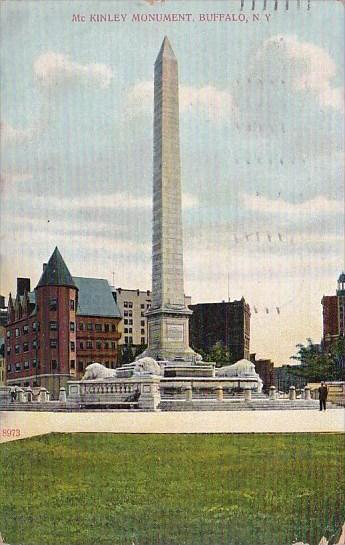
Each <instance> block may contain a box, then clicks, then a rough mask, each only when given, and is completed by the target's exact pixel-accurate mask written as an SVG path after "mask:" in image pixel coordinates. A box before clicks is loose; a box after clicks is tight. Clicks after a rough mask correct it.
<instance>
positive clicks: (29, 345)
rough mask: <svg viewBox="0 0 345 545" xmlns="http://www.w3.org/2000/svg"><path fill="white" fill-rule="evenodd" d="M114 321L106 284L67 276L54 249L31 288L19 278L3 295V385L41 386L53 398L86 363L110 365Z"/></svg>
mask: <svg viewBox="0 0 345 545" xmlns="http://www.w3.org/2000/svg"><path fill="white" fill-rule="evenodd" d="M120 319H121V314H120V311H119V308H118V306H117V304H116V302H115V301H114V298H113V296H112V292H111V288H110V286H109V284H108V282H107V281H106V280H103V279H98V278H81V277H72V276H71V274H70V272H69V270H68V268H67V265H66V264H65V262H64V260H63V258H62V256H61V254H60V252H59V250H58V248H55V250H54V252H53V254H52V256H51V258H50V259H49V262H48V264H45V265H44V266H43V273H42V276H41V278H40V280H39V282H38V284H37V286H36V288H35V290H34V291H30V279H22V278H19V279H18V281H17V295H16V298H15V300H14V301H13V299H12V296H11V294H10V296H9V301H8V323H7V326H6V339H5V359H6V371H7V384H9V385H10V384H17V385H20V386H29V385H30V386H44V387H46V388H48V390H49V391H50V392H51V394H52V397H56V396H57V394H58V391H59V388H60V387H61V386H64V385H65V384H66V382H67V381H68V380H70V379H78V378H80V377H81V376H82V375H83V372H84V369H85V367H86V366H87V365H88V364H89V363H91V362H94V361H98V362H99V363H103V364H104V365H106V366H107V367H116V364H117V355H118V341H119V339H120V333H119V332H118V324H119V321H120Z"/></svg>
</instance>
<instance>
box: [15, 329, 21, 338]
mask: <svg viewBox="0 0 345 545" xmlns="http://www.w3.org/2000/svg"><path fill="white" fill-rule="evenodd" d="M19 335H20V332H19V328H18V327H16V337H19Z"/></svg>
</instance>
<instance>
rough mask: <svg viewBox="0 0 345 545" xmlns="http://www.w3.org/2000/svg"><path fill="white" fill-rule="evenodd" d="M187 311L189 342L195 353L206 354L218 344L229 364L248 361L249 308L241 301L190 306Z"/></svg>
mask: <svg viewBox="0 0 345 545" xmlns="http://www.w3.org/2000/svg"><path fill="white" fill-rule="evenodd" d="M190 309H191V310H192V311H193V314H192V316H191V317H190V318H189V332H190V333H189V334H190V342H191V345H192V346H193V348H194V349H195V350H196V351H198V350H203V351H205V352H209V351H210V349H211V348H212V346H214V345H215V344H216V343H217V342H219V341H220V342H222V343H223V345H224V346H225V347H226V348H227V349H228V350H229V352H230V354H231V357H232V359H233V361H238V360H241V359H243V358H245V359H248V360H249V356H250V354H249V344H250V307H249V305H248V303H246V302H245V300H244V298H243V297H242V299H240V300H239V301H232V302H225V301H223V302H222V303H199V304H196V305H190Z"/></svg>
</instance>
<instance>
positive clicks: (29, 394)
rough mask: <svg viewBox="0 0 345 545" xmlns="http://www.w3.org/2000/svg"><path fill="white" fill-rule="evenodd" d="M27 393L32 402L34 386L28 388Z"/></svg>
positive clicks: (29, 400)
mask: <svg viewBox="0 0 345 545" xmlns="http://www.w3.org/2000/svg"><path fill="white" fill-rule="evenodd" d="M26 395H27V400H28V402H29V403H31V402H32V400H33V391H32V388H30V386H29V387H28V388H27V389H26Z"/></svg>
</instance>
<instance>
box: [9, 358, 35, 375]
mask: <svg viewBox="0 0 345 545" xmlns="http://www.w3.org/2000/svg"><path fill="white" fill-rule="evenodd" d="M30 367H32V368H33V369H36V368H38V369H39V367H40V362H39V360H36V359H33V360H32V361H29V360H27V361H24V363H23V367H22V364H21V363H15V364H13V365H11V364H10V363H8V364H7V371H8V372H9V373H10V372H11V371H16V372H18V371H21V370H22V369H30Z"/></svg>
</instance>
